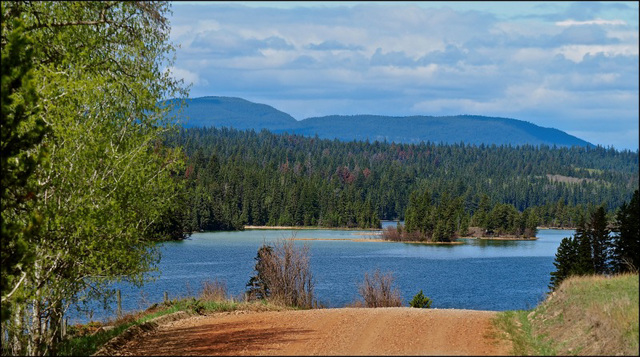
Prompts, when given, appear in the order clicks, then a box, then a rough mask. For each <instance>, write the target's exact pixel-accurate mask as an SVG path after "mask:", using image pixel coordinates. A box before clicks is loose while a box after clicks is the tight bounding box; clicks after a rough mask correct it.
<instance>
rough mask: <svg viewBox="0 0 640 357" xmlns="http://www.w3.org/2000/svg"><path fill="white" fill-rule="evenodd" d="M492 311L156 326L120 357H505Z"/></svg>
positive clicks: (296, 315) (241, 316) (321, 314)
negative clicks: (292, 356)
mask: <svg viewBox="0 0 640 357" xmlns="http://www.w3.org/2000/svg"><path fill="white" fill-rule="evenodd" d="M495 314H496V313H495V312H492V311H473V310H441V309H412V308H377V309H365V308H342V309H318V310H303V311H279V312H247V313H244V312H233V313H222V314H214V315H210V316H197V317H192V318H188V319H184V320H180V321H174V322H171V323H168V324H165V325H162V326H159V327H158V329H156V330H155V331H153V332H149V333H146V334H145V335H143V336H141V337H139V338H137V339H135V340H133V341H130V342H129V343H128V344H126V345H125V346H124V347H123V348H122V349H121V350H120V351H119V352H118V354H119V355H507V354H508V353H509V352H510V350H511V346H510V344H509V343H508V342H506V341H504V340H500V339H497V338H496V337H495V336H496V334H495V333H496V332H495V330H494V329H493V327H492V325H491V318H493V317H494V316H495Z"/></svg>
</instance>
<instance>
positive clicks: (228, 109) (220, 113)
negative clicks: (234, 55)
mask: <svg viewBox="0 0 640 357" xmlns="http://www.w3.org/2000/svg"><path fill="white" fill-rule="evenodd" d="M174 114H176V115H177V116H178V119H179V120H180V122H181V124H182V125H183V127H185V128H190V127H217V128H222V127H228V128H235V129H238V130H251V129H253V130H255V131H260V130H262V129H266V130H269V131H271V132H274V133H285V132H286V133H289V134H300V135H304V136H316V135H317V136H318V137H319V138H322V139H338V140H341V141H352V140H359V141H364V140H369V141H371V142H373V141H376V140H377V141H385V140H386V141H387V142H396V143H419V142H421V141H424V142H427V141H429V142H432V143H446V144H459V143H465V144H473V145H481V144H485V145H492V144H495V145H511V146H522V145H549V146H553V145H556V146H569V147H570V146H583V147H587V146H590V147H592V146H594V145H593V144H591V143H589V142H587V141H585V140H582V139H579V138H577V137H575V136H573V135H569V134H567V133H565V132H563V131H561V130H558V129H554V128H544V127H540V126H537V125H535V124H532V123H530V122H526V121H522V120H517V119H509V118H496V117H486V116H479V115H455V116H440V117H434V116H422V115H419V116H418V115H417V116H382V115H329V116H323V117H312V118H306V119H303V120H300V121H298V120H296V119H295V118H293V117H292V116H291V115H289V114H287V113H284V112H282V111H279V110H277V109H275V108H273V107H271V106H269V105H266V104H258V103H253V102H250V101H248V100H245V99H242V98H235V97H213V96H210V97H200V98H190V99H186V106H184V107H183V108H182V111H181V112H174Z"/></svg>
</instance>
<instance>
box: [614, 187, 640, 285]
mask: <svg viewBox="0 0 640 357" xmlns="http://www.w3.org/2000/svg"><path fill="white" fill-rule="evenodd" d="M615 233H616V234H615V236H614V237H613V239H612V246H613V251H612V260H613V269H614V271H615V272H618V273H621V272H626V271H638V269H639V268H640V199H639V197H638V190H635V192H634V193H633V197H632V198H631V201H630V202H629V203H628V204H627V203H626V202H624V203H623V204H622V206H621V207H620V210H619V211H618V214H617V215H616V228H615Z"/></svg>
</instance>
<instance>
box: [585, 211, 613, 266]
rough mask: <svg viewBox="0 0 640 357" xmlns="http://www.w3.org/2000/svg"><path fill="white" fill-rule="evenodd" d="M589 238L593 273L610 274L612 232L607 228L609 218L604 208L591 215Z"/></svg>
mask: <svg viewBox="0 0 640 357" xmlns="http://www.w3.org/2000/svg"><path fill="white" fill-rule="evenodd" d="M588 228H589V229H588V234H587V235H588V237H589V241H590V242H591V256H592V259H593V271H594V272H595V273H596V274H606V273H607V272H609V252H608V248H609V246H610V245H611V242H610V241H611V237H609V233H610V230H609V228H607V216H606V211H605V209H604V206H600V207H598V209H596V211H595V212H593V214H592V215H591V220H590V221H589V225H588Z"/></svg>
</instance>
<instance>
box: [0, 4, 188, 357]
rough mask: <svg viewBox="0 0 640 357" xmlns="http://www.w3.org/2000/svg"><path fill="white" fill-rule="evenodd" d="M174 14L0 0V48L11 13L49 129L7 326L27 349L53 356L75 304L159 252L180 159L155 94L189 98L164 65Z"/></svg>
mask: <svg viewBox="0 0 640 357" xmlns="http://www.w3.org/2000/svg"><path fill="white" fill-rule="evenodd" d="M168 11H169V4H168V3H162V2H157V3H156V2H149V3H147V2H144V3H142V2H33V3H24V2H2V18H3V21H2V34H3V40H2V43H3V46H4V44H5V43H9V42H7V41H5V38H4V36H5V34H11V33H13V31H14V29H15V28H14V26H15V25H14V23H13V22H11V21H5V19H8V18H10V17H18V18H20V19H22V21H23V22H24V32H25V34H27V35H28V36H29V37H30V38H31V39H32V40H33V41H32V43H33V56H32V57H31V62H32V63H33V69H32V71H33V72H32V73H33V83H37V84H38V87H37V94H38V96H39V98H40V100H39V101H38V103H39V109H40V110H39V111H38V113H37V117H36V118H35V119H34V120H37V119H40V120H42V121H44V122H45V123H47V125H48V126H49V127H50V128H51V135H47V136H46V137H44V139H43V141H42V143H41V145H42V147H46V148H47V149H48V158H47V161H46V162H44V163H42V164H41V165H39V166H37V168H36V170H35V171H34V173H33V175H31V176H29V178H28V182H27V185H26V187H32V185H35V184H36V183H38V184H40V185H41V186H42V187H41V188H40V189H39V190H38V191H37V192H36V193H35V194H36V198H37V200H34V201H35V204H34V209H33V210H34V211H37V212H39V213H40V214H41V215H42V217H43V223H42V229H40V230H38V232H37V234H34V235H33V236H32V237H29V238H28V241H27V244H26V245H25V247H26V249H28V250H29V252H30V254H31V255H32V256H33V264H32V266H31V268H30V269H29V271H28V272H27V274H26V276H25V278H24V282H23V284H22V285H21V287H20V289H21V290H22V291H21V293H22V294H24V296H29V298H30V299H29V301H28V303H25V304H22V306H21V307H20V308H19V309H15V310H14V311H13V312H12V314H13V318H12V319H11V323H12V324H14V325H11V326H9V333H10V334H11V336H10V340H11V341H25V340H26V347H24V348H22V349H21V352H22V353H25V354H28V355H43V354H55V353H56V347H57V345H58V343H59V338H60V333H59V330H58V329H59V326H60V321H61V320H62V319H63V316H64V313H65V311H66V310H67V309H68V308H69V306H71V304H72V303H74V302H82V301H86V300H87V299H92V298H97V297H100V298H109V297H110V294H109V293H110V290H108V289H105V287H106V286H107V284H109V283H110V282H112V281H115V280H127V281H131V282H133V283H136V284H141V283H142V282H143V281H144V280H145V277H146V273H147V272H149V271H150V270H152V269H153V268H154V266H155V264H156V263H157V261H158V259H159V253H158V251H157V249H156V248H155V247H154V245H153V239H154V238H157V235H156V232H155V231H154V230H153V229H151V227H153V225H154V223H156V222H157V221H158V220H159V219H161V217H162V214H163V213H164V212H166V211H167V208H168V205H170V203H171V201H172V198H173V196H174V195H175V190H174V187H175V181H174V180H172V178H171V172H173V171H176V170H177V171H179V167H180V166H181V165H182V163H181V157H180V155H179V150H177V149H172V148H168V147H166V146H164V145H163V142H162V136H163V135H164V134H166V133H168V132H169V131H170V130H171V129H172V127H173V125H174V123H173V119H172V118H171V117H170V116H167V115H166V113H167V112H168V111H169V110H170V109H171V106H164V105H158V103H159V102H161V101H162V100H164V99H167V98H171V97H180V96H184V95H186V91H184V90H183V89H182V88H181V84H180V83H179V82H177V81H176V80H174V79H173V78H172V77H171V75H170V73H168V72H167V71H165V70H164V69H163V68H165V67H170V66H171V64H172V60H173V59H172V57H171V56H170V55H171V53H172V52H173V48H172V46H171V44H170V43H169V25H168V21H167V18H166V14H167V13H168ZM4 51H5V49H4V47H3V54H4ZM3 64H4V61H3ZM3 83H4V77H3ZM3 85H4V84H3ZM3 94H4V89H3ZM3 104H4V103H3ZM3 132H4V130H3ZM3 140H4V139H3ZM3 144H4V143H3ZM3 201H4V200H3ZM3 244H4V243H3ZM3 273H4V271H3ZM3 279H4V276H3ZM3 293H4V292H3ZM22 323H24V324H23V325H22ZM12 348H13V346H12ZM14 350H20V348H15V349H14Z"/></svg>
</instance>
